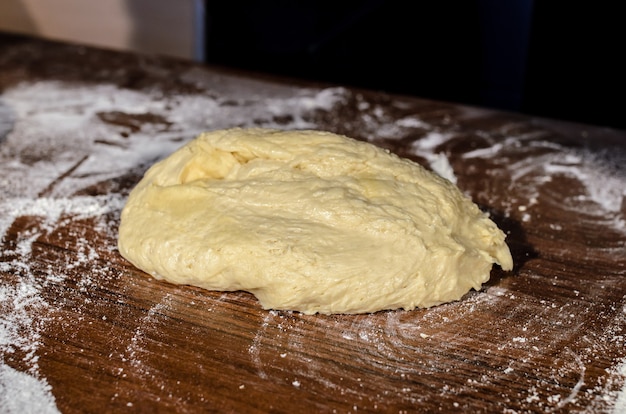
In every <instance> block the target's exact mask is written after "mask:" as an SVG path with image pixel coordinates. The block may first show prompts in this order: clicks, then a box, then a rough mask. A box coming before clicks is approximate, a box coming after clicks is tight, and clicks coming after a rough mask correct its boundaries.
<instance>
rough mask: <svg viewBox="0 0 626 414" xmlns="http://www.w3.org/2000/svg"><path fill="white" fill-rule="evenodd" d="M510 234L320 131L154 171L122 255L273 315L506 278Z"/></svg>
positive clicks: (391, 158)
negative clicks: (250, 297)
mask: <svg viewBox="0 0 626 414" xmlns="http://www.w3.org/2000/svg"><path fill="white" fill-rule="evenodd" d="M504 239H505V235H504V233H503V232H502V231H501V230H500V229H499V228H498V227H497V226H496V225H495V224H494V222H493V221H491V220H490V219H489V218H488V216H487V215H486V214H485V213H483V212H481V210H480V209H479V208H478V206H476V204H474V203H473V202H472V201H471V200H470V199H469V198H467V197H466V196H464V195H463V194H462V193H461V192H460V191H459V189H458V188H457V187H456V186H455V185H453V184H452V183H450V182H449V181H447V180H445V179H443V178H441V177H439V176H437V175H435V174H434V173H431V172H429V171H428V170H426V169H424V168H423V167H421V166H420V165H418V164H417V163H415V162H412V161H410V160H407V159H402V158H400V157H398V156H396V155H394V154H392V153H390V152H388V151H386V150H384V149H381V148H378V147H376V146H374V145H372V144H369V143H365V142H361V141H357V140H354V139H351V138H347V137H344V136H339V135H335V134H332V133H328V132H321V131H312V130H305V131H280V130H271V129H258V128H255V129H229V130H220V131H213V132H207V133H203V134H201V135H200V136H199V137H197V138H196V139H195V140H193V141H191V142H190V143H188V144H187V145H185V146H183V147H182V148H180V149H179V150H177V151H176V152H174V153H173V154H172V155H170V156H169V157H168V158H166V159H164V160H162V161H160V162H158V163H156V164H155V165H153V166H152V167H151V168H150V169H149V170H148V171H147V172H146V174H145V176H144V178H143V179H142V180H141V181H140V182H139V184H138V185H137V186H136V187H135V188H134V189H133V191H132V192H131V194H130V196H129V198H128V201H127V204H126V206H125V207H124V209H123V211H122V217H121V224H120V228H119V242H118V246H119V251H120V252H121V254H122V255H123V256H124V257H125V258H126V259H128V260H129V261H130V262H131V263H133V264H134V265H135V266H136V267H138V268H139V269H141V270H143V271H145V272H147V273H149V274H151V275H152V276H154V277H155V278H157V279H165V280H167V281H169V282H172V283H176V284H189V285H194V286H199V287H202V288H206V289H210V290H220V291H235V290H245V291H248V292H251V293H253V294H254V295H255V296H256V297H257V298H258V300H259V301H260V303H261V305H262V306H263V308H265V309H282V310H293V311H300V312H303V313H305V314H313V313H326V314H327V313H365V312H375V311H379V310H384V309H399V308H403V309H407V310H409V309H414V308H415V307H430V306H433V305H437V304H441V303H444V302H449V301H454V300H458V299H460V298H461V297H462V296H463V295H464V294H466V293H467V292H468V291H469V290H470V289H472V288H474V289H480V287H481V284H482V283H484V282H485V281H487V280H488V279H489V275H490V271H491V268H492V265H493V263H498V264H499V265H500V266H501V267H502V269H504V270H510V269H511V268H512V267H513V261H512V258H511V254H510V252H509V248H508V247H507V245H506V243H505V241H504Z"/></svg>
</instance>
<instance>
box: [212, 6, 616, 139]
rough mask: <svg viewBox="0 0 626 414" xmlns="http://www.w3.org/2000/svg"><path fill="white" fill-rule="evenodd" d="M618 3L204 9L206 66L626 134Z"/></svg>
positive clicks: (217, 7) (216, 7) (225, 7)
mask: <svg viewBox="0 0 626 414" xmlns="http://www.w3.org/2000/svg"><path fill="white" fill-rule="evenodd" d="M618 5H619V2H615V3H610V2H598V1H596V2H593V3H592V4H589V3H588V2H571V1H542V0H534V1H533V0H457V1H453V0H440V1H413V2H410V1H398V0H391V1H384V0H360V1H356V0H334V1H330V0H303V1H288V0H267V1H258V0H257V1H253V0H230V1H227V2H226V1H224V2H207V6H206V7H207V10H206V14H207V39H206V46H207V51H206V56H207V58H206V60H207V62H209V63H215V64H220V65H225V66H230V67H236V68H242V69H247V70H254V71H260V72H266V73H272V74H279V75H287V76H292V77H298V78H304V79H309V80H320V81H326V82H332V83H339V84H343V85H348V86H357V87H365V88H370V89H376V90H382V91H386V92H392V93H400V94H405V95H414V96H419V97H424V98H432V99H438V100H444V101H451V102H457V103H464V104H470V105H478V106H485V107H492V108H497V109H504V110H510V111H515V112H523V113H527V114H532V115H539V116H546V117H550V118H557V119H564V120H569V121H575V122H582V123H590V124H596V125H601V126H610V127H615V128H621V129H624V128H626V117H625V116H624V110H625V109H626V105H625V104H624V103H623V102H624V101H623V99H624V96H626V95H625V93H626V88H625V87H624V86H625V82H624V75H625V74H626V66H625V65H624V63H623V62H622V60H623V57H622V55H623V54H624V51H625V50H626V48H625V47H624V40H626V36H625V30H624V22H623V20H624V17H623V15H622V14H621V7H618ZM618 9H620V10H618Z"/></svg>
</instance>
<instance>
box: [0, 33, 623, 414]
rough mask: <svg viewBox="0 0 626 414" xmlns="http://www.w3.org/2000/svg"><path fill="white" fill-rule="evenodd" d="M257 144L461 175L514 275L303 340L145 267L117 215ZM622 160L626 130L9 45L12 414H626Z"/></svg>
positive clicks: (3, 114) (6, 244) (6, 304)
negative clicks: (140, 195) (133, 256)
mask: <svg viewBox="0 0 626 414" xmlns="http://www.w3.org/2000/svg"><path fill="white" fill-rule="evenodd" d="M252 125H259V126H270V127H281V128H317V129H324V130H329V131H333V132H336V133H342V134H346V135H349V136H352V137H354V138H358V139H363V140H369V141H370V142H373V143H375V144H377V145H380V146H382V147H386V148H389V149H390V150H391V151H394V152H396V153H398V154H400V155H402V156H406V157H409V158H412V159H414V160H416V161H418V162H420V163H423V164H424V165H426V166H428V165H430V162H431V161H432V160H434V159H435V157H436V156H437V155H438V154H440V156H444V157H445V158H446V159H447V160H449V162H450V164H451V166H452V167H453V170H454V173H455V176H456V177H457V179H458V185H459V187H460V188H461V189H462V190H463V191H464V192H466V193H467V194H469V195H470V196H471V197H472V198H473V199H474V201H476V202H477V203H478V204H479V205H480V206H481V207H482V208H483V209H484V210H485V211H489V212H490V214H491V215H492V217H493V219H494V220H495V221H496V222H497V223H498V225H499V226H500V227H501V228H503V229H504V230H505V231H506V232H507V234H508V238H507V241H508V243H509V246H510V248H511V250H512V253H513V257H514V261H515V269H514V271H513V272H509V273H505V272H502V271H501V270H500V269H499V268H497V267H496V268H494V270H493V272H492V277H491V280H490V281H489V282H488V283H487V284H485V286H484V288H483V289H482V290H481V291H480V292H471V293H469V294H468V295H467V296H466V297H465V298H463V300H461V301H458V302H455V303H450V304H446V305H442V306H439V307H435V308H432V309H422V310H415V311H411V312H405V311H391V312H379V313H375V314H368V315H357V316H354V315H334V316H320V315H314V316H305V315H301V314H299V313H295V312H276V311H269V312H268V311H264V310H262V309H261V308H260V307H259V305H258V303H257V302H256V300H255V299H254V297H253V296H251V295H249V294H247V293H243V292H232V293H220V292H208V291H204V290H201V289H197V288H192V287H185V286H173V285H170V284H167V283H162V282H158V281H155V280H153V279H152V278H150V277H149V276H147V275H146V274H144V273H142V272H141V271H138V270H137V269H135V268H133V266H131V265H130V264H129V263H128V262H126V261H125V260H124V259H123V258H122V257H121V256H120V255H119V253H118V251H117V249H116V238H117V225H118V224H119V213H120V210H121V208H122V206H123V204H124V201H125V197H126V196H127V194H128V192H129V191H130V189H131V188H132V187H133V186H134V185H135V184H136V183H137V182H138V180H139V179H140V178H141V175H142V173H143V172H144V171H145V169H146V168H147V167H148V166H149V165H151V164H152V163H153V162H154V161H155V160H157V159H159V158H162V157H164V156H166V155H167V154H169V153H170V152H171V151H173V150H174V149H175V148H177V147H178V146H180V145H182V143H184V142H186V141H187V140H189V139H192V138H193V137H194V136H195V135H196V134H197V133H199V132H201V131H203V130H209V129H217V128H225V127H233V126H252ZM625 147H626V132H624V131H619V130H611V129H601V128H593V127H590V126H586V125H577V124H571V123H563V122H558V121H555V120H547V119H537V118H530V117H526V116H521V115H516V114H511V113H503V112H495V111H490V110H486V109H480V108H470V107H463V106H459V105H454V104H449V103H444V102H434V101H428V100H421V99H416V98H409V97H403V96H391V95H385V94H380V93H376V92H373V91H363V90H355V89H349V88H343V87H339V86H327V85H313V84H304V83H299V82H293V81H289V80H278V79H270V78H268V77H261V76H253V75H249V74H242V73H235V72H233V71H228V70H225V69H219V68H210V67H204V66H201V65H196V64H191V63H187V62H182V61H174V60H164V59H159V58H156V57H147V56H139V55H128V54H122V53H115V52H110V51H102V50H95V49H89V48H85V47H80V46H72V45H63V44H54V43H46V42H41V41H36V40H30V39H23V38H16V37H10V36H4V35H3V36H0V238H1V239H0V249H1V250H0V282H1V285H0V288H1V290H0V300H1V301H0V322H1V324H0V363H1V365H0V393H4V396H2V397H0V411H9V410H10V408H11V404H13V405H18V404H22V405H18V406H19V407H21V408H24V409H28V408H29V407H30V408H33V407H41V406H43V407H47V408H54V407H56V408H57V409H58V410H59V411H60V412H63V413H75V412H81V413H82V412H237V413H241V412H256V413H266V412H274V413H291V412H303V411H306V412H328V413H331V412H337V413H347V412H393V413H401V412H502V413H526V412H587V413H591V412H594V413H595V412H606V413H611V412H619V411H618V410H619V409H623V408H624V407H626V403H625V401H624V400H625V399H626V390H624V388H623V387H624V376H625V375H626V350H625V348H624V345H625V343H624V342H625V336H624V335H626V280H625V279H624V278H625V277H626V246H625V239H626V202H624V194H625V191H626V190H625V189H626V167H624V165H625V164H624V162H625V161H626V150H625ZM19 373H22V374H24V375H23V376H20V375H19ZM15 378H21V379H22V380H24V378H30V381H22V382H15V381H12V379H15ZM25 392H31V394H33V395H35V396H37V398H33V399H30V400H28V401H31V405H30V406H29V405H28V404H26V403H24V402H23V401H26V400H27V399H25V398H24V393H25ZM12 401H13V403H12ZM20 401H22V402H20ZM24 404H25V405H24ZM37 404H39V405H37ZM33 411H37V410H35V409H33ZM24 412H26V411H24Z"/></svg>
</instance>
